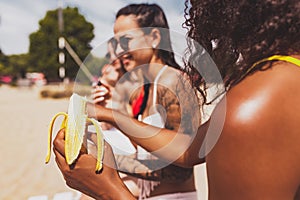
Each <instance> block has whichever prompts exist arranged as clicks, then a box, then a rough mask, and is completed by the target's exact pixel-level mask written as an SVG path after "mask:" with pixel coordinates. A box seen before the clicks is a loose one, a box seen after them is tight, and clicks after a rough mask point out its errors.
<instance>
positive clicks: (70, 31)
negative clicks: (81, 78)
mask: <svg viewBox="0 0 300 200" xmlns="http://www.w3.org/2000/svg"><path fill="white" fill-rule="evenodd" d="M57 13H58V10H57V9H56V10H51V11H48V12H47V13H46V15H45V17H44V18H43V19H42V20H40V21H39V30H38V31H36V32H34V33H32V34H31V35H30V47H29V65H30V66H31V68H32V69H34V70H35V71H39V72H43V73H44V74H45V75H46V77H47V79H48V80H49V81H57V80H59V75H58V69H59V67H61V65H60V64H59V63H58V53H59V52H60V51H61V50H60V49H59V48H58V38H59V37H61V36H63V37H64V38H66V40H67V41H68V43H69V44H70V45H71V46H72V48H73V49H74V51H75V52H76V53H77V55H78V56H79V58H80V59H81V60H84V59H85V57H86V56H87V55H88V54H89V52H90V50H91V49H92V47H91V45H90V42H91V40H92V39H93V38H94V33H93V30H94V26H93V24H91V23H90V22H88V21H86V19H85V18H84V16H83V15H81V14H80V13H79V11H78V8H76V7H75V8H71V7H67V8H65V9H63V19H64V30H63V32H62V33H60V31H59V29H58V14H57ZM65 55H66V59H65V60H66V63H65V65H64V66H65V68H66V77H69V78H70V79H71V80H74V78H75V77H76V74H77V71H78V69H79V66H78V65H77V64H76V63H75V62H74V60H73V59H72V58H71V57H70V55H68V53H67V52H65Z"/></svg>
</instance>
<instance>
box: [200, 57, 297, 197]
mask: <svg viewBox="0 0 300 200" xmlns="http://www.w3.org/2000/svg"><path fill="white" fill-rule="evenodd" d="M298 58H299V56H298ZM299 76H300V70H299V67H297V66H295V65H293V64H290V63H287V62H278V63H277V64H276V65H275V66H274V67H273V68H272V69H268V70H267V71H263V72H257V73H255V74H253V75H252V76H249V77H248V78H246V79H245V80H244V81H243V82H241V83H240V84H239V85H237V86H236V87H234V88H233V89H232V90H230V92H228V94H227V102H228V104H227V114H226V121H225V125H224V129H223V131H222V134H221V137H220V138H219V140H218V142H217V144H216V145H215V147H214V148H213V150H212V152H211V153H210V154H209V155H208V156H207V158H206V161H207V167H208V176H209V180H210V181H209V187H210V188H211V190H210V198H211V199H239V198H240V197H241V196H243V197H245V198H244V199H275V200H276V199H278V200H284V199H293V198H294V196H295V195H296V191H297V189H298V187H299V183H300V170H299V169H300V159H299V158H300V157H299V156H300V145H299V141H300V134H299V129H298V128H299V120H298V119H300V112H299V111H300V105H299V99H300V90H299V84H300V79H299ZM253 83H255V84H253ZM217 112H218V110H216V112H215V114H216V113H217ZM274 150H275V151H274ZM270 161H272V162H270ZM249 174H251V176H249ZM257 188H261V189H260V190H257ZM226 197H228V198H226Z"/></svg>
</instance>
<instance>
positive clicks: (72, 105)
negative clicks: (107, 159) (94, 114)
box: [46, 93, 104, 172]
mask: <svg viewBox="0 0 300 200" xmlns="http://www.w3.org/2000/svg"><path fill="white" fill-rule="evenodd" d="M86 103H87V99H86V98H84V97H81V96H79V95H78V94H75V93H74V94H73V95H72V96H71V98H70V102H69V107H68V113H65V112H59V113H57V114H56V115H55V116H54V117H53V118H52V119H51V121H50V124H49V129H48V149H47V156H46V163H48V162H49V161H50V156H51V144H52V132H53V127H54V123H55V120H56V119H57V118H58V117H59V116H63V117H64V118H63V121H62V124H61V127H60V128H61V129H62V128H64V129H65V156H66V161H67V163H68V165H72V164H73V163H74V162H75V161H76V159H77V157H78V156H79V154H80V152H81V150H82V146H83V145H86V144H85V143H84V142H85V141H84V140H85V132H86V123H87V122H91V123H92V124H93V125H94V126H95V130H96V133H97V164H96V172H99V171H100V170H101V169H102V159H103V154H104V139H103V133H102V129H101V127H100V126H99V123H98V121H97V120H95V119H93V118H88V117H87V114H86ZM85 147H86V146H85Z"/></svg>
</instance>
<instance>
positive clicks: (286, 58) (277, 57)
mask: <svg viewBox="0 0 300 200" xmlns="http://www.w3.org/2000/svg"><path fill="white" fill-rule="evenodd" d="M271 60H282V61H286V62H290V63H293V64H295V65H297V66H299V67H300V60H299V59H297V58H294V57H292V56H281V55H274V56H271V57H268V58H265V59H262V60H260V61H258V62H256V63H254V65H253V66H256V65H258V64H260V63H262V62H266V61H271Z"/></svg>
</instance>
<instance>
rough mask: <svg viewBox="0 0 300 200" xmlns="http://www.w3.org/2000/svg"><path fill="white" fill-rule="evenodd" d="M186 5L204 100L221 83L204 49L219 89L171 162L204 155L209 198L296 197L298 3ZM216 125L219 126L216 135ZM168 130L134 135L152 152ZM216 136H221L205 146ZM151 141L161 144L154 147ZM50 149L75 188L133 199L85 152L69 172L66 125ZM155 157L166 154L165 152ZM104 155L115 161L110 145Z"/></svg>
mask: <svg viewBox="0 0 300 200" xmlns="http://www.w3.org/2000/svg"><path fill="white" fill-rule="evenodd" d="M186 6H187V8H186V23H185V25H186V26H187V27H188V28H189V33H188V36H189V37H190V38H192V39H193V40H194V41H191V42H189V50H190V51H189V52H190V57H189V60H188V62H187V65H186V71H187V72H188V73H189V74H190V77H191V78H190V79H191V81H192V82H193V85H194V87H196V88H198V90H199V92H200V93H201V94H202V97H204V100H205V99H206V97H207V90H206V88H208V87H209V85H211V84H214V83H215V84H221V82H220V81H219V80H217V79H216V77H215V76H213V75H212V73H210V72H211V68H210V66H209V65H206V63H205V62H203V58H204V57H205V56H207V55H206V54H204V53H203V48H202V47H204V49H206V51H207V52H208V53H209V54H210V56H211V57H212V59H213V60H214V62H215V63H216V65H217V67H218V70H219V72H220V76H221V78H222V79H223V83H224V91H223V93H222V95H223V96H221V97H222V99H221V100H220V102H219V103H218V104H217V106H216V108H215V109H214V111H213V113H212V114H211V117H210V119H209V120H208V121H207V122H206V123H204V124H203V125H202V126H200V127H199V129H198V132H197V134H196V136H195V139H194V140H193V142H192V143H191V146H190V148H188V149H187V150H186V151H185V152H184V153H183V154H182V155H181V157H179V158H178V159H177V160H176V162H175V163H176V164H178V165H181V166H182V165H183V166H184V165H185V166H192V165H195V164H198V163H201V162H204V161H206V163H207V172H208V183H209V199H213V200H219V199H222V200H223V199H230V200H232V199H272V200H276V199H278V200H283V199H300V192H299V185H300V145H299V141H300V131H299V128H298V124H299V119H300V105H299V100H300V90H299V86H300V79H299V77H300V68H299V67H300V40H299V33H300V3H299V1H297V0H266V1H250V0H241V1H228V0H225V1H218V0H190V1H186ZM198 44H200V45H201V46H202V47H201V46H198ZM203 74H204V76H203ZM215 97H216V98H217V97H220V94H219V96H215ZM210 101H211V100H210V99H209V100H207V101H206V103H210ZM225 111H226V112H225ZM102 112H103V113H102V114H101V117H100V118H102V119H103V120H105V121H110V120H111V118H112V117H111V115H112V114H111V113H110V112H109V111H108V110H103V109H102ZM114 117H116V115H114ZM117 117H120V118H123V119H124V120H125V117H123V116H122V115H117ZM211 127H212V131H211V130H210V128H211ZM217 127H222V128H221V129H220V135H218V134H217V133H216V132H215V131H217ZM127 131H128V132H130V130H127ZM165 133H168V134H165ZM144 134H147V132H146V131H145V133H144ZM170 134H171V131H168V130H161V131H160V134H158V135H157V136H155V137H152V138H150V139H145V138H143V139H140V138H134V139H135V141H136V142H137V143H140V144H141V145H144V146H145V147H147V148H146V149H147V150H149V151H152V150H155V148H157V147H158V146H161V145H164V144H163V143H162V142H161V141H166V139H165V138H166V137H168V136H169V135H170ZM174 134H175V133H174ZM214 134H217V136H216V135H215V136H216V137H217V138H218V140H217V141H216V143H215V144H214V145H213V146H210V142H211V140H210V139H212V138H213V137H211V136H212V135H214ZM205 137H206V139H205V140H204V138H205ZM207 138H208V139H207ZM155 141H160V143H157V145H156V146H155ZM203 141H204V142H203ZM146 143H147V144H150V143H151V145H146ZM176 144H177V145H176V146H177V147H178V145H179V144H180V143H176ZM202 146H205V148H204V150H203V149H201V147H202ZM210 147H211V148H210ZM55 149H56V150H55V152H56V155H57V163H58V165H59V166H60V169H61V171H62V173H63V174H64V175H65V176H64V177H65V179H66V181H67V183H69V184H70V185H71V186H72V187H73V188H75V189H79V190H83V191H85V192H87V193H89V194H91V195H94V197H95V198H100V197H103V198H104V199H109V198H112V199H132V196H131V194H130V193H129V192H128V190H126V187H124V185H123V184H122V183H121V181H120V179H119V178H118V176H117V173H116V172H115V171H114V170H113V169H112V168H111V167H107V166H105V167H104V170H103V172H102V174H100V175H96V174H95V173H94V172H93V168H91V170H89V172H87V171H86V170H84V169H85V167H82V165H83V164H84V163H85V161H86V162H90V163H91V162H92V163H93V165H92V166H94V164H95V161H92V158H90V157H88V156H84V157H81V158H79V160H78V163H77V164H78V165H79V166H77V168H76V166H75V170H70V169H69V167H68V166H67V165H66V164H65V161H64V157H63V156H62V155H61V154H62V152H63V131H62V132H60V133H59V134H58V136H57V138H56V140H55ZM170 149H171V147H170V148H169V150H170ZM174 149H175V147H174ZM199 151H200V153H201V154H200V155H199ZM203 152H204V154H203ZM169 154H170V151H169ZM158 156H160V157H161V158H165V159H169V158H170V156H169V155H167V152H160V154H158ZM203 156H205V158H203ZM105 159H106V161H107V162H113V158H111V157H110V155H109V151H107V155H106V158H105ZM76 169H77V170H76ZM82 171H84V173H81V172H82ZM85 174H89V175H91V174H94V175H91V176H93V180H94V183H97V184H92V183H83V182H84V180H85V178H84V176H83V175H85ZM82 180H83V181H82ZM106 181H107V182H108V183H107V182H106ZM101 183H102V184H101ZM104 183H106V184H104ZM99 184H101V186H103V187H99V186H98V185H99ZM104 185H105V186H104ZM107 191H109V192H107ZM112 191H115V193H113V195H115V196H113V195H112Z"/></svg>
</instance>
